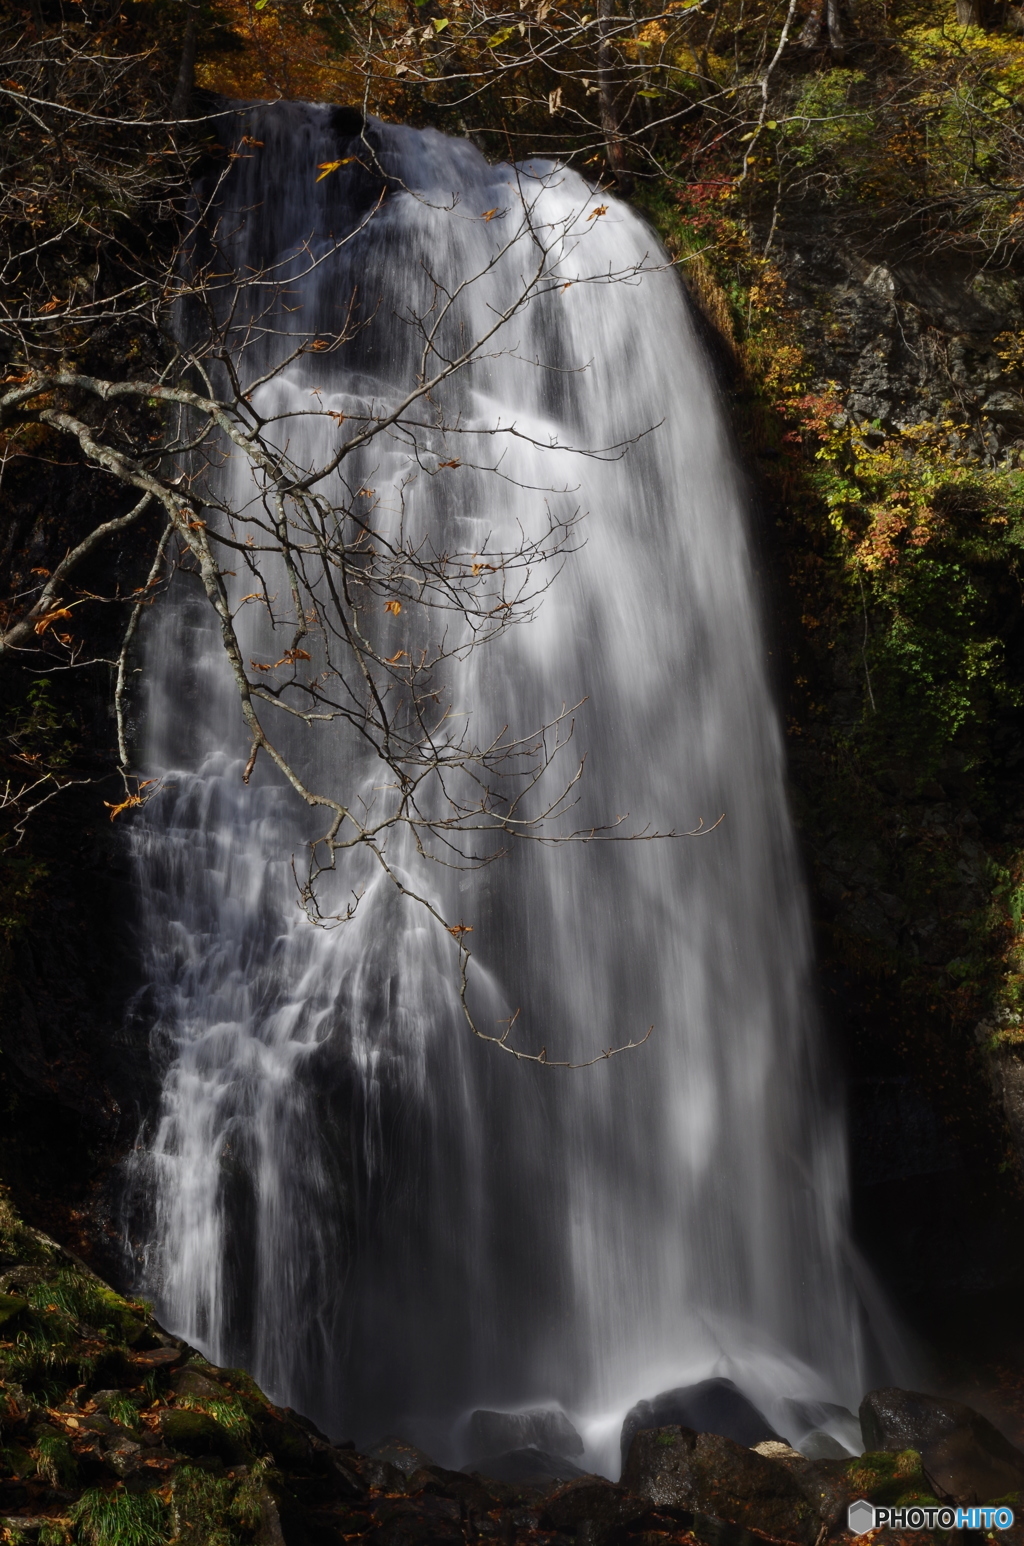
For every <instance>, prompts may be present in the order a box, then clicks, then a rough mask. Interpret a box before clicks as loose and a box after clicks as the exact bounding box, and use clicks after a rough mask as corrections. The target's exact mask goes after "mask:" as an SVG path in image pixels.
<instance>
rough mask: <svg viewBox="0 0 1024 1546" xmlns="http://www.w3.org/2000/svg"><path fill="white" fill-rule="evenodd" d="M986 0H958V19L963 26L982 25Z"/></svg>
mask: <svg viewBox="0 0 1024 1546" xmlns="http://www.w3.org/2000/svg"><path fill="white" fill-rule="evenodd" d="M983 6H984V0H956V19H957V22H958V23H959V24H960V26H961V27H980V26H981V25H982V10H983Z"/></svg>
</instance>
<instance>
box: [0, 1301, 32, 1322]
mask: <svg viewBox="0 0 1024 1546" xmlns="http://www.w3.org/2000/svg"><path fill="white" fill-rule="evenodd" d="M27 1309H28V1300H27V1299H22V1297H21V1295H20V1294H0V1326H4V1325H6V1324H7V1322H8V1321H10V1320H13V1319H14V1317H15V1316H16V1315H20V1314H21V1312H22V1310H27Z"/></svg>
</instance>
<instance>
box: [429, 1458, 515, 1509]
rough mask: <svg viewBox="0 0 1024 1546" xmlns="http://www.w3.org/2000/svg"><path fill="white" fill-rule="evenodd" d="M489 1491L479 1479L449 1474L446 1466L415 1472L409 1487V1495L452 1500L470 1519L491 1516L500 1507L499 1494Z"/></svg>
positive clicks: (496, 1489)
mask: <svg viewBox="0 0 1024 1546" xmlns="http://www.w3.org/2000/svg"><path fill="white" fill-rule="evenodd" d="M501 1490H502V1489H501V1488H500V1487H497V1488H495V1489H494V1490H493V1491H492V1490H491V1489H490V1488H488V1487H486V1486H485V1485H484V1483H483V1482H482V1481H481V1480H480V1478H479V1477H478V1476H467V1475H466V1474H465V1473H464V1472H463V1471H447V1470H445V1468H444V1466H440V1465H427V1466H423V1467H421V1468H420V1470H418V1471H414V1472H413V1473H412V1475H411V1476H410V1477H409V1480H408V1482H407V1483H406V1491H407V1492H409V1493H410V1494H412V1493H416V1492H432V1493H437V1494H438V1495H439V1496H440V1497H443V1498H453V1499H454V1500H455V1502H456V1503H458V1504H459V1506H460V1507H461V1508H462V1510H463V1512H464V1513H465V1514H466V1516H467V1517H469V1516H471V1515H473V1514H477V1515H485V1514H489V1513H490V1511H491V1509H492V1508H497V1507H498V1504H499V1498H498V1493H499V1492H500V1491H501Z"/></svg>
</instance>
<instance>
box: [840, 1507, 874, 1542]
mask: <svg viewBox="0 0 1024 1546" xmlns="http://www.w3.org/2000/svg"><path fill="white" fill-rule="evenodd" d="M846 1520H847V1525H848V1528H849V1529H850V1530H852V1531H853V1533H854V1535H863V1534H864V1533H865V1532H866V1531H867V1530H873V1529H874V1528H875V1505H874V1504H873V1503H869V1502H868V1501H867V1499H866V1498H858V1499H857V1501H856V1503H851V1504H850V1507H849V1508H848V1509H847V1511H846Z"/></svg>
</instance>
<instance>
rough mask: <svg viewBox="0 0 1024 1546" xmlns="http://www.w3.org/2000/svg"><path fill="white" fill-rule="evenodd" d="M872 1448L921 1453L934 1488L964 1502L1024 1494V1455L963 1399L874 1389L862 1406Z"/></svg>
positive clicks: (868, 1445)
mask: <svg viewBox="0 0 1024 1546" xmlns="http://www.w3.org/2000/svg"><path fill="white" fill-rule="evenodd" d="M860 1421H861V1428H862V1429H863V1432H864V1442H865V1443H866V1445H867V1447H868V1449H869V1450H887V1451H892V1450H906V1449H916V1450H918V1451H919V1452H920V1455H921V1460H922V1464H923V1466H924V1470H925V1473H926V1475H927V1476H928V1478H929V1479H930V1481H931V1483H932V1486H933V1489H934V1490H935V1492H936V1493H937V1494H940V1495H942V1496H944V1497H951V1498H955V1499H956V1500H957V1502H961V1503H974V1502H977V1503H985V1502H987V1501H989V1500H990V1499H992V1498H1002V1497H1005V1496H1006V1495H1007V1494H1008V1493H1011V1492H1019V1491H1022V1490H1024V1454H1022V1453H1021V1451H1020V1450H1018V1449H1015V1448H1014V1446H1013V1445H1012V1444H1011V1443H1010V1441H1009V1439H1007V1438H1004V1436H1003V1435H1002V1434H1001V1433H1000V1432H999V1429H998V1428H996V1427H995V1426H994V1425H993V1424H992V1423H990V1422H989V1420H988V1418H987V1417H982V1415H981V1413H980V1412H976V1411H974V1409H973V1408H972V1407H969V1406H966V1405H964V1403H963V1402H961V1401H947V1400H940V1399H939V1398H938V1397H936V1396H928V1395H924V1394H923V1393H922V1392H920V1391H915V1390H898V1389H888V1390H872V1391H869V1392H868V1394H867V1395H866V1396H865V1397H864V1400H863V1401H862V1402H861V1408H860Z"/></svg>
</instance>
